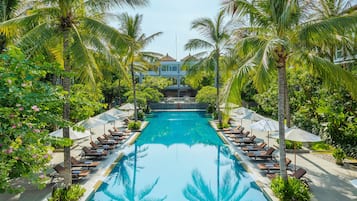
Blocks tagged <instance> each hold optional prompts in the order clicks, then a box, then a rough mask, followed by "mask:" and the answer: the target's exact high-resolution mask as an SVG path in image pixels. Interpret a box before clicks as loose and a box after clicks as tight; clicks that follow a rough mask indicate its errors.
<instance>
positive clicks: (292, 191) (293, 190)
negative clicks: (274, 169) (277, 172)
mask: <svg viewBox="0 0 357 201" xmlns="http://www.w3.org/2000/svg"><path fill="white" fill-rule="evenodd" d="M271 189H272V191H273V193H274V195H275V196H276V197H277V198H279V200H281V201H286V200H291V201H308V200H310V197H311V194H310V192H309V189H308V188H307V186H306V185H305V184H304V183H303V182H302V181H301V180H299V179H296V178H293V177H289V178H288V182H285V181H284V180H283V179H282V177H280V176H278V177H276V178H274V179H273V180H272V182H271Z"/></svg>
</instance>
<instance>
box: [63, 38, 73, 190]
mask: <svg viewBox="0 0 357 201" xmlns="http://www.w3.org/2000/svg"><path fill="white" fill-rule="evenodd" d="M68 47H69V32H68V31H64V32H63V55H64V60H63V65H64V69H65V71H66V72H67V73H69V72H71V66H70V54H69V50H68ZM70 88H71V78H70V77H69V76H68V74H67V75H66V76H65V77H64V79H63V89H64V90H65V91H66V92H67V94H66V95H65V103H64V105H63V119H64V120H67V121H69V120H70V102H69V97H70ZM63 138H69V128H68V127H65V128H63ZM63 157H64V161H63V162H64V168H65V173H64V184H65V185H66V186H70V185H71V184H72V172H71V147H69V146H65V147H64V151H63Z"/></svg>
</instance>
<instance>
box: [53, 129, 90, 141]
mask: <svg viewBox="0 0 357 201" xmlns="http://www.w3.org/2000/svg"><path fill="white" fill-rule="evenodd" d="M49 135H50V136H52V137H59V138H63V129H62V128H61V129H58V130H56V131H53V132H52V133H50V134H49ZM88 136H90V132H89V131H87V130H86V131H84V132H81V131H75V130H73V129H72V128H69V138H70V139H72V140H78V139H82V138H85V137H88Z"/></svg>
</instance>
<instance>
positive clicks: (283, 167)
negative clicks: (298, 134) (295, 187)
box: [278, 57, 288, 181]
mask: <svg viewBox="0 0 357 201" xmlns="http://www.w3.org/2000/svg"><path fill="white" fill-rule="evenodd" d="M284 74H286V69H285V59H284V58H282V57H280V59H279V63H278V86H279V95H278V120H279V153H280V161H279V165H280V175H281V177H282V178H283V179H284V180H285V181H287V180H288V177H287V173H286V164H285V158H286V153H285V128H284V110H285V108H284V102H285V101H284V99H285V98H284V97H285V87H284V85H285V80H284V78H286V75H284Z"/></svg>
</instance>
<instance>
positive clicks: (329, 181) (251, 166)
mask: <svg viewBox="0 0 357 201" xmlns="http://www.w3.org/2000/svg"><path fill="white" fill-rule="evenodd" d="M212 123H213V124H214V125H215V124H216V123H217V122H214V121H213V122H212ZM250 124H251V121H250V120H246V119H243V123H242V126H243V127H245V129H246V130H249V131H251V133H253V134H254V135H256V136H257V140H258V141H265V142H267V140H268V138H267V132H262V131H255V130H251V129H250V127H249V125H250ZM215 128H216V127H215ZM217 131H218V133H221V132H220V131H219V130H217ZM222 135H223V134H222ZM224 138H225V136H224ZM225 140H227V139H225ZM269 142H270V146H273V147H274V148H276V149H278V147H279V145H278V144H277V142H276V139H272V138H270V140H269ZM228 144H229V146H230V147H231V149H232V150H233V151H234V152H236V155H237V156H238V157H239V158H241V159H242V160H241V161H242V164H244V167H247V168H248V171H249V172H250V173H251V174H252V176H253V178H255V180H256V181H258V182H257V184H258V185H259V186H260V187H261V188H262V189H263V190H264V191H265V192H266V193H267V194H268V195H270V194H272V191H271V189H270V182H271V181H270V180H269V179H267V177H266V176H265V172H262V171H260V170H259V169H258V168H257V164H258V163H260V162H264V161H255V160H251V159H249V158H248V157H247V156H246V155H245V154H244V152H243V151H241V150H240V149H239V148H237V147H236V146H235V145H233V144H232V143H230V142H228ZM273 155H274V156H275V157H276V158H279V151H278V150H276V151H275V152H274V154H273ZM286 156H287V157H288V158H290V159H291V160H294V154H293V153H287V154H286ZM296 164H297V168H299V167H302V168H304V169H306V171H307V173H306V175H305V176H304V177H305V178H307V180H308V183H309V186H310V192H311V193H312V198H311V200H312V201H322V200H323V201H351V200H357V188H355V187H354V186H353V185H352V184H351V182H350V181H351V180H352V179H357V170H356V169H349V168H346V167H343V166H339V165H336V164H335V163H334V162H331V161H329V160H326V159H324V158H322V157H320V156H318V153H316V152H309V153H298V154H297V155H296ZM291 167H294V162H292V164H291ZM272 199H273V197H272Z"/></svg>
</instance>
